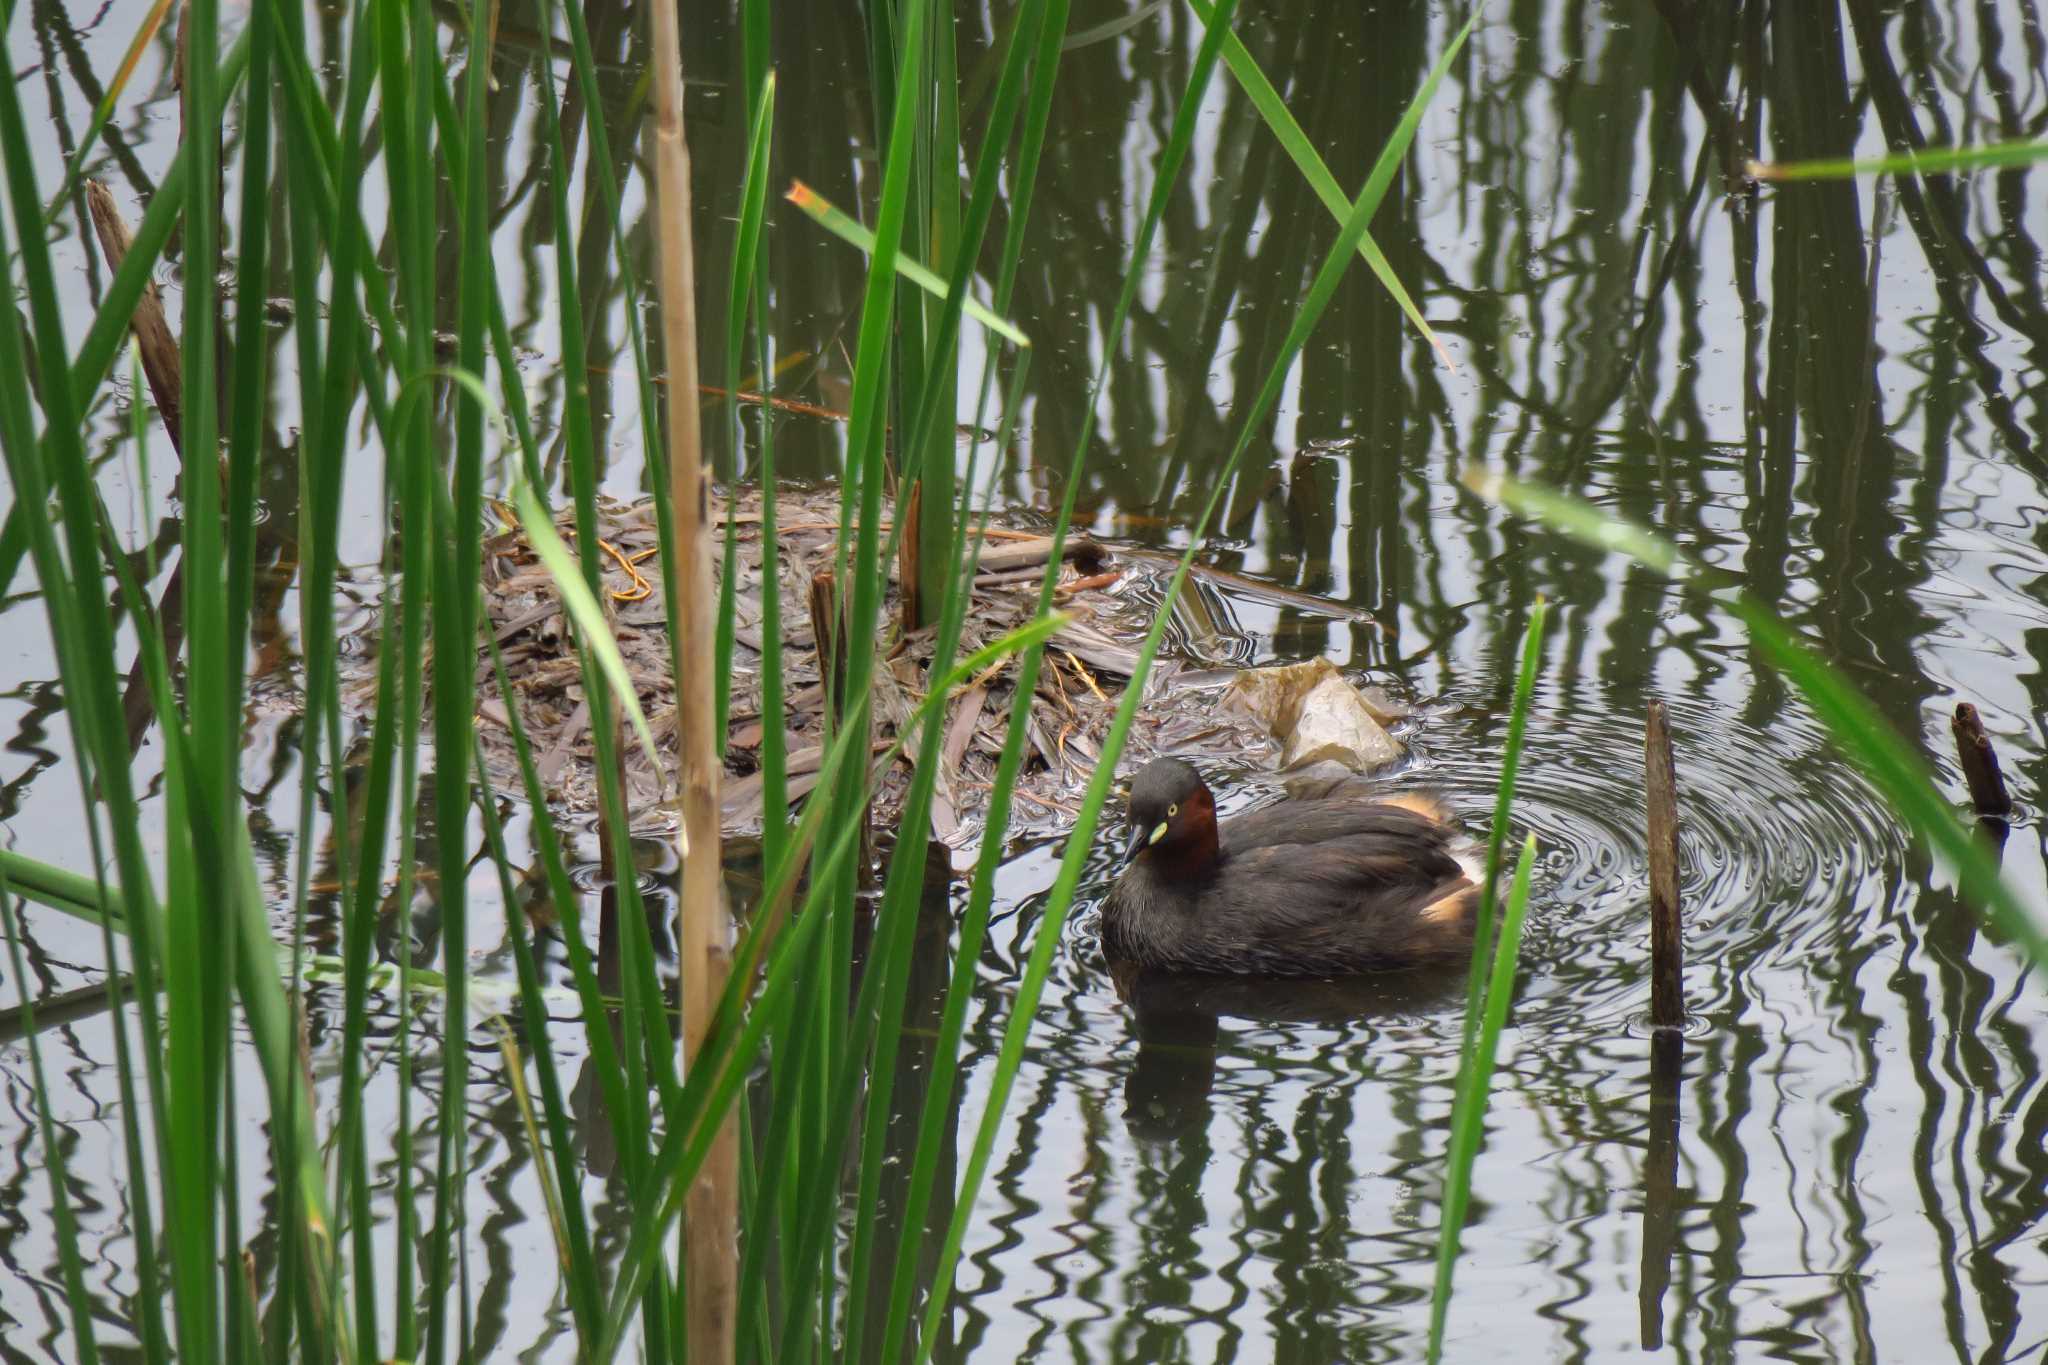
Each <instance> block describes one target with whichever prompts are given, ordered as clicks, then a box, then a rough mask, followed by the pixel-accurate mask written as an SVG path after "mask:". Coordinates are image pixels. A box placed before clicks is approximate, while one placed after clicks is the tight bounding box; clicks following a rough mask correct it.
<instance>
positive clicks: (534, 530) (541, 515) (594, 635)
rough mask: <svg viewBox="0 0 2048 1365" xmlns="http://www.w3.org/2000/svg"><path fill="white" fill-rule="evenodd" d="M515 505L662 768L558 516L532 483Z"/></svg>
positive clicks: (522, 486) (516, 490)
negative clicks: (552, 514) (557, 528)
mask: <svg viewBox="0 0 2048 1365" xmlns="http://www.w3.org/2000/svg"><path fill="white" fill-rule="evenodd" d="M512 505H513V507H514V508H516V509H517V510H518V512H519V525H520V529H522V530H524V531H525V532H526V538H527V541H528V542H529V543H530V544H531V545H532V546H533V552H534V554H535V555H536V556H537V557H538V558H539V559H540V562H541V563H542V565H544V566H545V567H546V569H547V571H548V575H549V577H551V578H553V579H554V581H555V590H556V591H557V592H559V593H561V595H562V605H563V607H564V608H565V609H566V610H567V611H568V613H569V616H570V618H571V619H572V620H574V621H575V623H576V629H577V632H578V634H579V635H580V636H581V638H582V642H583V643H584V644H585V645H586V646H587V647H588V648H589V650H590V651H591V653H592V654H593V655H595V656H596V659H597V665H598V670H599V672H600V673H602V674H603V676H604V680H605V681H606V682H607V683H609V684H611V689H612V698H613V700H614V701H616V702H618V704H619V706H620V708H621V709H623V710H624V711H625V713H626V719H627V720H629V721H631V722H632V725H633V733H634V735H635V736H636V737H637V738H638V739H639V741H640V751H641V752H642V753H643V754H645V755H646V756H647V761H648V762H649V763H650V764H653V765H654V767H655V769H656V771H659V770H660V767H661V755H660V752H659V751H658V750H657V749H656V748H655V747H654V732H653V731H652V730H650V729H649V728H648V727H647V717H646V715H645V714H644V713H642V711H641V710H640V696H639V693H638V692H637V691H636V690H635V688H634V686H633V675H632V673H631V672H630V671H629V670H628V669H627V667H626V656H625V655H624V654H622V653H620V652H619V642H618V641H617V640H616V639H614V638H613V637H612V632H611V627H610V626H609V625H607V624H606V622H605V619H604V608H603V607H601V606H599V605H598V602H597V597H596V596H595V595H594V594H593V593H592V592H591V591H590V585H589V584H588V583H586V582H585V581H584V579H583V575H582V573H581V572H580V571H579V569H578V567H577V564H576V561H575V560H573V559H571V558H570V557H569V550H568V547H567V546H565V545H563V544H562V538H561V537H560V536H558V535H556V534H555V522H554V518H552V517H550V516H549V515H548V512H547V509H546V508H545V507H543V506H542V505H541V502H540V499H539V498H538V497H536V496H535V495H534V491H533V485H531V484H529V483H526V482H524V481H521V482H520V483H518V484H515V485H514V486H513V490H512ZM688 851H689V850H688V849H685V850H684V852H686V853H687V852H688Z"/></svg>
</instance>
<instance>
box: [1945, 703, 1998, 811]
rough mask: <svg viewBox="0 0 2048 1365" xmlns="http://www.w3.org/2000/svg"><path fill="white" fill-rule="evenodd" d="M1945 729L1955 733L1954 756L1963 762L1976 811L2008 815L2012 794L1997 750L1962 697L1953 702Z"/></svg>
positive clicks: (1980, 721) (1973, 710) (1975, 709)
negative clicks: (2006, 783)
mask: <svg viewBox="0 0 2048 1365" xmlns="http://www.w3.org/2000/svg"><path fill="white" fill-rule="evenodd" d="M1949 730H1950V732H1951V733H1953V734H1954V735H1955V738H1956V759H1957V761H1958V762H1960V763H1961V764H1962V765H1963V780H1964V781H1965V782H1967V783H1969V784H1970V804H1971V805H1973V806H1975V807H1976V808H1977V814H1979V815H1982V816H1986V817H1989V818H1991V819H1995V820H2003V819H2004V818H2005V817H2006V816H2008V815H2011V814H2012V796H2011V794H2010V793H2008V792H2007V791H2006V789H2005V774H2004V773H2003V772H2001V771H2000V770H1999V767H1998V751H1997V750H1996V749H1994V748H1992V747H1991V736H1989V735H1987V734H1985V733H1984V722H1983V721H1982V720H1981V719H1980V718H1979V717H1978V715H1977V708H1976V707H1974V706H1972V705H1970V703H1968V702H1966V701H1965V702H1958V703H1956V712H1955V715H1954V716H1953V717H1952V718H1951V719H1950V721H1949Z"/></svg>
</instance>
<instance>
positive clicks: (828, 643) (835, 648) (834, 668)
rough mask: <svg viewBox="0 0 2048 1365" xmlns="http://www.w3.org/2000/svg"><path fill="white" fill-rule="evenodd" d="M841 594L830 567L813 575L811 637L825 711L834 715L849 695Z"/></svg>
mask: <svg viewBox="0 0 2048 1365" xmlns="http://www.w3.org/2000/svg"><path fill="white" fill-rule="evenodd" d="M838 597H839V588H838V585H837V584H836V583H835V582H834V581H833V578H832V571H831V570H830V569H820V570H818V571H817V572H816V573H814V574H812V575H811V600H810V608H811V638H812V639H813V640H815V641H817V646H818V683H819V685H820V686H822V687H823V688H824V689H825V706H824V711H825V714H826V715H827V716H831V717H834V718H837V717H838V715H839V706H840V703H841V702H842V701H844V700H845V696H846V652H845V651H844V650H843V649H841V648H840V647H839V642H840V641H841V640H842V639H844V638H845V632H844V631H842V630H841V629H840V628H839V627H840V623H841V617H840V614H839V602H838Z"/></svg>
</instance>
